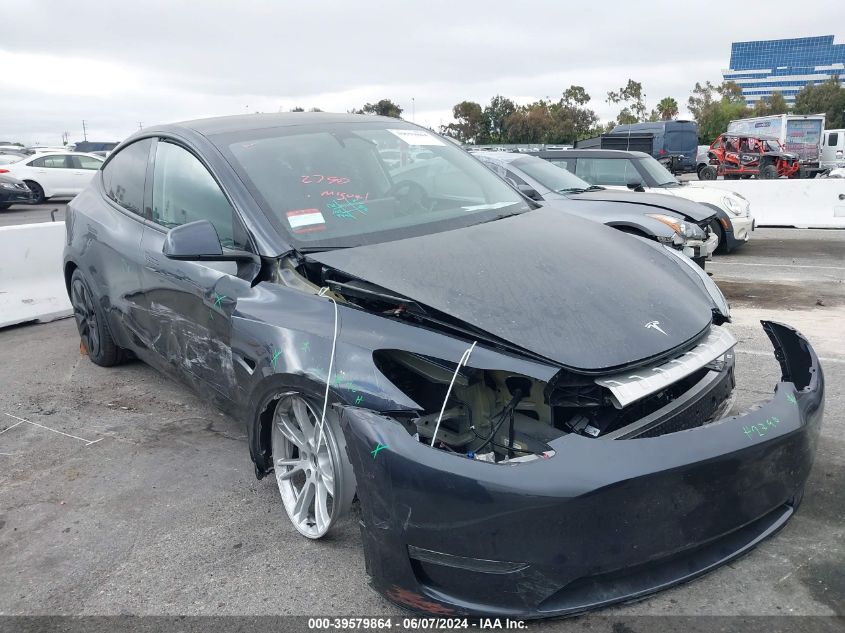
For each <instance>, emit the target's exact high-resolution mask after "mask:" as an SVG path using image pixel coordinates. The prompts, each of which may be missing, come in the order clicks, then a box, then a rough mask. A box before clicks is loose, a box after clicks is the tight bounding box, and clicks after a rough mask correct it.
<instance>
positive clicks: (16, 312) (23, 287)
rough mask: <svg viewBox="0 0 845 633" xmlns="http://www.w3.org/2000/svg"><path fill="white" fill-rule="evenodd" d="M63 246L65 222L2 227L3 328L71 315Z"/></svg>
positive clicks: (0, 280)
mask: <svg viewBox="0 0 845 633" xmlns="http://www.w3.org/2000/svg"><path fill="white" fill-rule="evenodd" d="M64 243H65V223H64V222H44V223H41V224H21V225H19V226H4V227H0V327H6V326H7V325H14V324H15V323H23V322H25V321H52V320H53V319H58V318H61V317H64V316H69V315H70V314H72V312H73V311H72V309H71V305H70V301H69V300H68V296H67V290H66V289H65V282H64V276H63V275H62V249H63V248H64Z"/></svg>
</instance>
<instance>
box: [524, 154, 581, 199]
mask: <svg viewBox="0 0 845 633" xmlns="http://www.w3.org/2000/svg"><path fill="white" fill-rule="evenodd" d="M511 165H513V166H514V167H516V168H517V169H520V170H522V171H523V172H525V174H526V175H527V176H528V177H529V178H533V179H534V180H536V181H537V182H538V183H540V184H541V185H543V186H544V187H547V188H548V189H549V191H557V192H563V191H576V190H578V191H580V190H582V189H588V188H589V187H590V183H588V182H587V181H586V180H581V179H580V178H579V177H578V176H576V175H575V174H573V173H572V172H570V171H567V170H566V169H565V168H564V167H563V166H560V167H558V166H556V165H552V164H551V163H550V162H549V161H547V160H543V159H542V158H537V157H536V156H525V157H523V158H517V159H516V160H515V161H513V162H511Z"/></svg>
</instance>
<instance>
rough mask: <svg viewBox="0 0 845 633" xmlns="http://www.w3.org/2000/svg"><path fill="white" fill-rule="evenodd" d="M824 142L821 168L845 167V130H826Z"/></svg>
mask: <svg viewBox="0 0 845 633" xmlns="http://www.w3.org/2000/svg"><path fill="white" fill-rule="evenodd" d="M823 138H824V140H823V142H822V157H821V161H820V163H821V168H822V169H824V170H829V169H841V168H842V167H845V130H825V131H824V137H823Z"/></svg>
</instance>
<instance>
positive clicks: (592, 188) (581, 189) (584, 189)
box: [555, 185, 604, 193]
mask: <svg viewBox="0 0 845 633" xmlns="http://www.w3.org/2000/svg"><path fill="white" fill-rule="evenodd" d="M588 191H604V187H599V186H598V185H590V186H589V187H567V188H566V189H556V190H555V193H586V192H588Z"/></svg>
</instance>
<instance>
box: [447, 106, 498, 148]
mask: <svg viewBox="0 0 845 633" xmlns="http://www.w3.org/2000/svg"><path fill="white" fill-rule="evenodd" d="M452 116H453V117H454V118H455V123H450V124H449V125H444V126H442V127H441V128H440V132H441V134H445V135H446V136H451V137H452V138H455V139H457V140H459V141H460V142H461V143H476V142H482V143H483V142H485V140H484V139H486V138H487V130H486V128H485V120H484V113H483V111H482V109H481V105H479V104H478V103H476V102H475V101H461V102H460V103H458V104H456V105H455V106H454V107H453V108H452Z"/></svg>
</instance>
